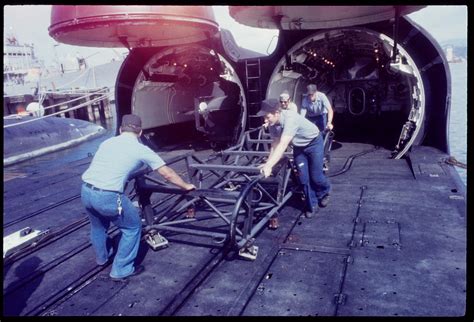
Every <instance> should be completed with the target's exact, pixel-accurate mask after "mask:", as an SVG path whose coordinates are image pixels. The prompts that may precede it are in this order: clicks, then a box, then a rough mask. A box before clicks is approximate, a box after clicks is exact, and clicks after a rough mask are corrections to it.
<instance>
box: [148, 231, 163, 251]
mask: <svg viewBox="0 0 474 322" xmlns="http://www.w3.org/2000/svg"><path fill="white" fill-rule="evenodd" d="M145 240H146V242H147V243H148V245H150V247H151V248H152V249H153V250H155V251H156V250H159V249H163V248H165V247H168V240H167V239H166V238H165V237H163V236H161V235H160V233H159V232H156V231H155V232H153V231H152V232H149V233H148V234H146V235H145Z"/></svg>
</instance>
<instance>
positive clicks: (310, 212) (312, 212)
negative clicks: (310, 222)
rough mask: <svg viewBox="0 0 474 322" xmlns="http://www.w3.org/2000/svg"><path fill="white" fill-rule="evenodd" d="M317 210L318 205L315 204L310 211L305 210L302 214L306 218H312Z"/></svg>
mask: <svg viewBox="0 0 474 322" xmlns="http://www.w3.org/2000/svg"><path fill="white" fill-rule="evenodd" d="M318 212H319V207H318V206H315V207H313V210H312V211H306V212H305V213H304V216H305V217H306V218H312V217H313V216H314V215H316V214H317V213H318Z"/></svg>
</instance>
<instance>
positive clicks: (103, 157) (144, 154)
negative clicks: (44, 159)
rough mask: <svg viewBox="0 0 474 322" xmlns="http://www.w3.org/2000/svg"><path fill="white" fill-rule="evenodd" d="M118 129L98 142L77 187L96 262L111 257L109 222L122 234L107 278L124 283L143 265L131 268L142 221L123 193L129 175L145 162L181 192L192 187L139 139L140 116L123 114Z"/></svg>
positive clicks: (106, 260)
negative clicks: (117, 132)
mask: <svg viewBox="0 0 474 322" xmlns="http://www.w3.org/2000/svg"><path fill="white" fill-rule="evenodd" d="M119 132H120V135H118V136H115V137H112V138H109V139H107V140H105V141H104V142H102V143H101V144H100V146H99V149H98V150H97V152H96V153H95V155H94V158H93V159H92V162H91V164H90V166H89V168H88V169H87V170H86V171H85V172H84V173H83V175H82V180H83V181H84V183H83V185H82V189H81V200H82V203H83V205H84V207H85V208H86V210H87V213H88V215H89V219H90V221H91V234H90V238H91V243H92V246H93V247H94V250H95V255H96V262H97V264H98V265H100V266H103V265H106V264H107V263H108V262H109V257H110V255H111V250H109V249H107V229H108V227H109V225H110V222H112V223H113V224H114V225H116V226H117V227H118V228H119V229H120V231H121V232H122V237H121V238H120V242H119V244H118V248H117V252H116V255H115V258H114V260H113V263H112V269H111V271H110V277H111V278H112V280H115V281H123V280H125V279H127V278H128V277H131V276H134V275H138V274H140V273H141V272H143V271H144V267H143V266H142V265H140V266H134V260H135V258H136V256H137V253H138V246H139V245H140V237H141V228H142V223H141V219H140V216H139V214H138V211H137V209H136V208H135V206H134V205H133V204H132V201H131V200H130V199H129V198H128V196H127V195H125V194H124V193H123V192H124V186H125V183H126V181H127V178H128V176H129V174H130V173H131V172H133V171H135V170H137V169H138V168H140V167H141V166H142V165H143V163H146V164H148V165H149V166H150V167H151V168H152V169H153V170H156V171H157V172H158V173H159V174H160V175H162V176H163V177H164V178H165V179H166V180H168V181H169V182H171V183H172V184H174V185H176V186H178V187H180V188H182V189H183V190H192V189H195V188H196V187H195V186H194V185H193V184H190V183H187V182H185V181H184V180H183V179H182V178H181V177H180V176H179V175H178V174H177V173H176V172H175V171H174V170H173V169H171V168H170V167H168V166H167V165H166V164H165V162H164V161H163V159H161V157H160V156H159V155H158V154H156V153H155V152H154V151H153V150H151V149H150V148H149V147H147V146H145V145H143V144H141V143H140V142H139V141H138V138H139V137H140V135H141V134H142V120H141V119H140V117H139V116H137V115H134V114H127V115H124V116H123V117H122V123H121V126H120V129H119Z"/></svg>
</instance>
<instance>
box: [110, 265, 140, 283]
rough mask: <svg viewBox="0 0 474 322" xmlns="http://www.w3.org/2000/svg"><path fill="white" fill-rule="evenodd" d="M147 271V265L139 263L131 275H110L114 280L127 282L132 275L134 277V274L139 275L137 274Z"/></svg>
mask: <svg viewBox="0 0 474 322" xmlns="http://www.w3.org/2000/svg"><path fill="white" fill-rule="evenodd" d="M144 271H145V266H143V265H138V266H137V267H135V270H134V271H133V273H132V274H130V275H127V276H125V277H112V276H111V277H110V278H111V279H112V281H114V282H126V281H128V279H129V278H130V277H133V276H137V275H140V274H141V273H143V272H144Z"/></svg>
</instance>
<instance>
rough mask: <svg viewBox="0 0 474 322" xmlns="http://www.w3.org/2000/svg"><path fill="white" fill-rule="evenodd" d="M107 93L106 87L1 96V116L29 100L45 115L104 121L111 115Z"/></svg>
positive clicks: (14, 111) (21, 108)
mask: <svg viewBox="0 0 474 322" xmlns="http://www.w3.org/2000/svg"><path fill="white" fill-rule="evenodd" d="M110 96H111V93H110V88H108V87H102V88H90V89H70V90H66V91H64V90H63V91H47V92H44V93H41V94H35V95H33V94H20V95H11V96H4V97H3V116H4V117H5V116H9V115H16V114H19V113H22V112H25V111H26V109H27V107H28V105H29V104H30V103H32V102H37V103H39V104H40V105H41V106H42V107H43V108H44V116H48V115H58V116H59V117H66V118H74V119H80V120H84V121H89V122H94V123H95V122H97V121H100V122H101V123H103V124H104V123H105V122H106V119H110V118H112V117H113V113H112V109H111V107H110V99H109V97H110Z"/></svg>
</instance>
